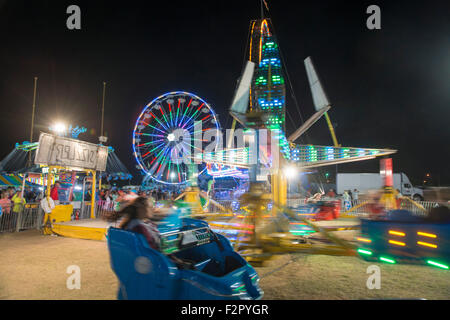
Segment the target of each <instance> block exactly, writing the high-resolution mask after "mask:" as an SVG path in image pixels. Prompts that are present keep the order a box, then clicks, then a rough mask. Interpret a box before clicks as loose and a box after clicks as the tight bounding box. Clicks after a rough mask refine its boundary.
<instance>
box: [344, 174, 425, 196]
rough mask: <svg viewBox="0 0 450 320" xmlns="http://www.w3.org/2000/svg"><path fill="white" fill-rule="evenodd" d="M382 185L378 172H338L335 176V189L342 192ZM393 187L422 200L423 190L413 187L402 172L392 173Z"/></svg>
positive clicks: (372, 188) (378, 187) (380, 186)
mask: <svg viewBox="0 0 450 320" xmlns="http://www.w3.org/2000/svg"><path fill="white" fill-rule="evenodd" d="M382 187H383V185H382V181H381V175H380V174H379V173H338V174H337V176H336V190H337V193H338V194H343V193H344V191H345V190H351V191H353V190H354V189H357V190H358V191H359V192H365V191H368V190H376V189H381V188H382ZM394 189H398V190H400V192H401V194H402V195H404V196H407V197H410V198H412V199H413V200H415V201H421V200H423V190H422V189H420V188H417V187H414V186H413V185H412V183H411V182H410V181H409V178H408V176H407V175H406V174H404V173H394Z"/></svg>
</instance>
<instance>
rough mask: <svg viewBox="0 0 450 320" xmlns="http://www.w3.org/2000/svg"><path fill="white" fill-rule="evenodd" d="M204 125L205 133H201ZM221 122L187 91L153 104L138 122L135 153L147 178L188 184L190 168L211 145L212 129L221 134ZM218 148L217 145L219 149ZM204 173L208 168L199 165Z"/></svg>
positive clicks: (160, 98)
mask: <svg viewBox="0 0 450 320" xmlns="http://www.w3.org/2000/svg"><path fill="white" fill-rule="evenodd" d="M200 125H201V132H195V130H197V131H199V130H198V128H200ZM219 129H220V126H219V122H218V119H217V116H216V114H215V112H214V110H213V109H212V108H211V106H210V105H209V104H208V103H207V102H206V101H204V100H203V99H201V98H200V97H198V96H196V95H194V94H192V93H189V92H184V91H176V92H169V93H166V94H163V95H161V96H159V97H158V98H156V99H154V100H153V101H152V102H150V103H149V104H148V105H147V106H146V107H145V108H144V110H143V111H142V112H141V114H140V116H139V117H138V119H137V121H136V125H135V128H134V131H133V151H134V156H135V158H136V160H137V162H138V165H139V167H140V169H141V170H142V171H143V173H144V174H145V175H146V176H147V177H151V178H152V179H153V180H155V181H157V182H160V183H165V184H173V185H176V184H183V183H185V182H186V181H187V179H188V178H189V177H188V174H187V171H188V165H189V162H193V155H194V154H200V152H202V150H204V149H205V147H206V145H208V144H209V143H211V142H210V141H209V140H208V139H204V138H203V134H204V133H205V132H206V131H208V130H214V131H215V132H213V133H212V134H213V135H216V136H218V135H219ZM216 147H217V146H216ZM197 166H198V167H197V171H198V173H199V174H201V173H202V172H203V171H204V170H205V169H206V168H205V165H204V164H203V163H202V164H198V165H197Z"/></svg>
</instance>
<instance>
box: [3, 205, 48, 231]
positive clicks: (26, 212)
mask: <svg viewBox="0 0 450 320" xmlns="http://www.w3.org/2000/svg"><path fill="white" fill-rule="evenodd" d="M0 206H1V215H0V233H5V232H18V231H21V230H28V229H40V228H41V227H42V223H43V220H44V211H43V210H42V208H41V207H40V206H39V204H38V203H31V204H26V205H13V204H2V205H0Z"/></svg>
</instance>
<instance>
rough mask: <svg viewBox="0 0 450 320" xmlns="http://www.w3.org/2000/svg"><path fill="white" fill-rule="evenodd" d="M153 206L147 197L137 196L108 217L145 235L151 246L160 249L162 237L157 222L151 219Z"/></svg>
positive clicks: (123, 226) (123, 227)
mask: <svg viewBox="0 0 450 320" xmlns="http://www.w3.org/2000/svg"><path fill="white" fill-rule="evenodd" d="M152 213H153V208H152V207H151V205H150V203H149V202H148V200H147V198H145V197H137V198H135V199H134V200H132V201H130V203H129V204H128V205H126V206H125V207H124V208H122V209H121V210H120V211H118V212H111V213H110V214H109V215H107V216H106V218H107V219H108V220H109V221H117V220H119V219H120V218H122V219H121V221H120V224H119V228H120V229H124V230H128V231H133V232H136V233H140V234H142V235H144V237H145V239H147V242H148V244H149V246H150V247H151V248H153V249H155V250H159V246H160V238H159V231H158V228H157V226H156V224H155V223H154V222H153V221H152V220H151V217H152Z"/></svg>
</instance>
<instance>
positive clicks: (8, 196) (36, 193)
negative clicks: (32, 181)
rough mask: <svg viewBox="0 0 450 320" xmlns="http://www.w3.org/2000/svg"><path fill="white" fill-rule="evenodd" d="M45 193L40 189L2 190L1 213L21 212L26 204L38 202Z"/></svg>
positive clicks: (0, 197)
mask: <svg viewBox="0 0 450 320" xmlns="http://www.w3.org/2000/svg"><path fill="white" fill-rule="evenodd" d="M42 197H43V192H42V191H40V190H38V189H33V188H28V187H27V188H25V190H24V191H23V194H22V188H14V187H8V188H6V189H3V190H0V213H10V212H20V211H21V210H22V209H23V207H24V206H25V204H27V203H35V202H38V201H39V200H40V199H42Z"/></svg>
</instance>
